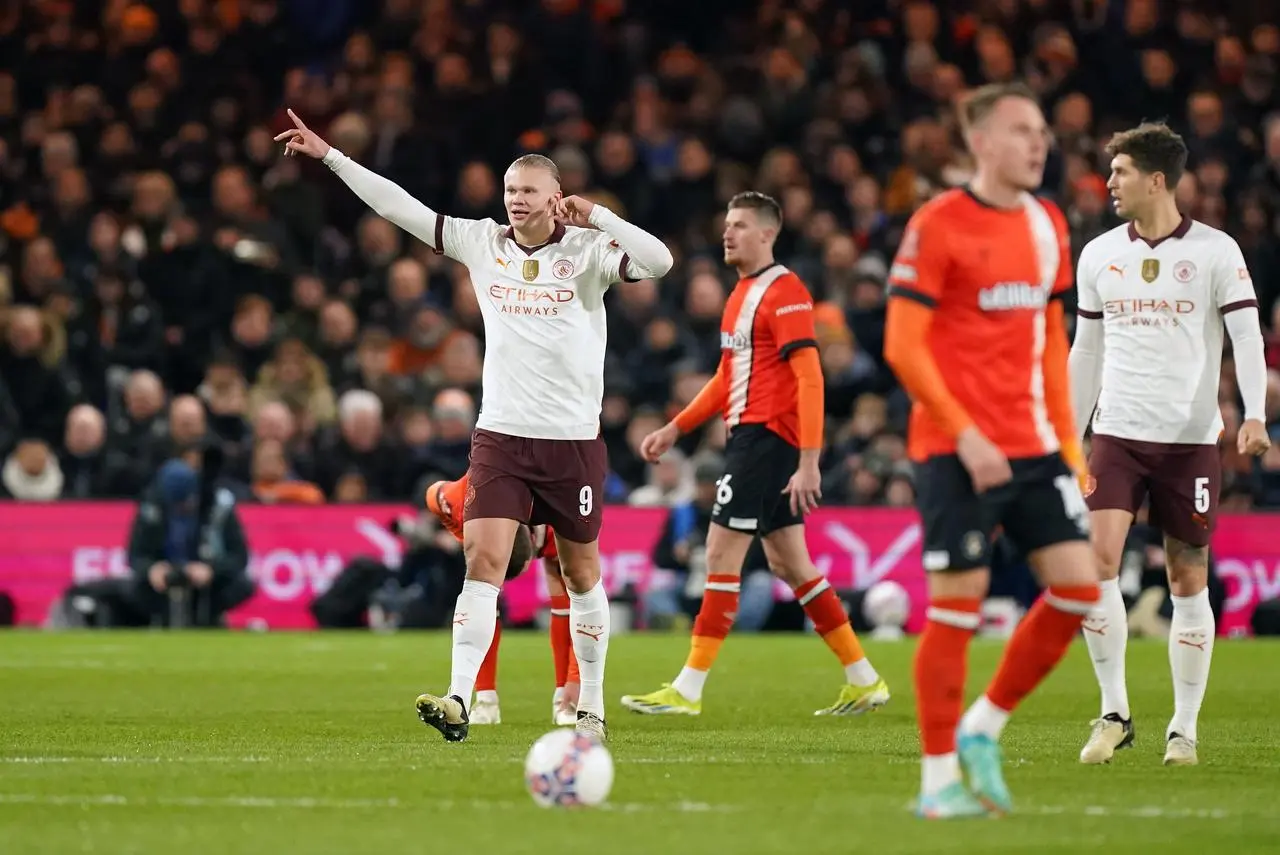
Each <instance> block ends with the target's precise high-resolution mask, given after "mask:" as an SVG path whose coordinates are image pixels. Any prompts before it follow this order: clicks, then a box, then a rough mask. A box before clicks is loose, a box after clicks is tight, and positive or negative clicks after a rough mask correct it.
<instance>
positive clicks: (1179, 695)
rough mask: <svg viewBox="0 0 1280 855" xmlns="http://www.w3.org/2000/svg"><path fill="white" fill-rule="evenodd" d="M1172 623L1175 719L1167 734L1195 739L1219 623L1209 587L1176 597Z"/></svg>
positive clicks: (1171, 652) (1171, 655)
mask: <svg viewBox="0 0 1280 855" xmlns="http://www.w3.org/2000/svg"><path fill="white" fill-rule="evenodd" d="M1172 599H1173V620H1172V621H1170V622H1169V668H1170V670H1171V671H1172V672H1173V721H1171V722H1169V730H1168V731H1167V733H1166V736H1168V735H1170V734H1174V733H1180V734H1182V735H1183V736H1185V737H1186V738H1187V739H1190V740H1191V741H1192V742H1195V741H1196V720H1197V719H1198V718H1199V717H1200V704H1201V703H1202V702H1203V701H1204V690H1205V688H1206V687H1207V686H1208V684H1209V662H1210V660H1212V659H1213V638H1214V635H1215V634H1216V633H1217V631H1218V630H1217V625H1216V623H1215V622H1214V619H1213V609H1211V608H1210V607H1209V590H1208V589H1207V588H1205V589H1203V590H1201V591H1200V593H1198V594H1195V595H1194V596H1191V597H1173V598H1172Z"/></svg>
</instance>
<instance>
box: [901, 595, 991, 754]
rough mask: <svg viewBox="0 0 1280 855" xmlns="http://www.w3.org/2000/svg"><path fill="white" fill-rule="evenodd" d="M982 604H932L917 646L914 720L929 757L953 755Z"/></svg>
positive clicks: (959, 601)
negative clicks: (970, 649) (916, 721)
mask: <svg viewBox="0 0 1280 855" xmlns="http://www.w3.org/2000/svg"><path fill="white" fill-rule="evenodd" d="M981 605H982V602H981V600H978V599H976V598H975V599H969V598H961V597H957V598H954V599H951V598H947V599H938V600H934V601H933V602H932V604H931V605H930V606H929V612H928V617H929V619H928V622H926V623H925V625H924V633H923V634H921V636H920V643H919V644H917V645H916V659H915V684H916V716H917V718H918V719H919V725H920V742H921V744H922V745H923V747H924V753H925V755H926V756H938V755H944V754H954V753H955V750H956V725H957V724H959V723H960V712H961V710H962V709H963V707H964V681H965V672H966V671H967V669H968V649H969V639H971V638H973V634H974V632H976V631H977V629H978V625H979V621H980V620H981V618H980V616H979V614H978V610H979V608H980V607H981Z"/></svg>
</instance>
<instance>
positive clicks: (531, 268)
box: [520, 258, 538, 282]
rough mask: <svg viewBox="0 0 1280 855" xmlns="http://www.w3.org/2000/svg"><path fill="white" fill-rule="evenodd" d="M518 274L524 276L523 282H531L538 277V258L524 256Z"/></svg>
mask: <svg viewBox="0 0 1280 855" xmlns="http://www.w3.org/2000/svg"><path fill="white" fill-rule="evenodd" d="M520 274H521V275H522V276H524V281H525V282H532V281H533V280H535V279H537V278H538V259H536V258H526V259H525V261H524V264H522V265H520Z"/></svg>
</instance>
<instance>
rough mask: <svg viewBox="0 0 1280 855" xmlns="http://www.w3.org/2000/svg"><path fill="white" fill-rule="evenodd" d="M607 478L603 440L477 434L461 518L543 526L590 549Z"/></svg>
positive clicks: (599, 517)
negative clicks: (508, 520)
mask: <svg viewBox="0 0 1280 855" xmlns="http://www.w3.org/2000/svg"><path fill="white" fill-rule="evenodd" d="M608 474H609V452H608V450H606V448H605V445H604V440H603V439H599V438H597V439H529V438H528V437H523V436H511V435H510V434H505V433H495V432H493V431H488V430H476V432H475V433H474V434H473V435H472V437H471V468H470V470H469V483H468V485H467V496H466V499H465V501H464V503H463V511H462V517H463V520H482V519H494V518H499V519H511V520H519V521H520V522H523V523H528V524H529V525H544V524H545V525H549V526H551V527H552V528H553V529H554V530H555V532H556V534H558V535H559V536H560V537H563V538H565V539H566V540H571V541H573V542H574V543H591V542H593V541H595V540H597V539H598V538H599V537H600V523H601V519H602V513H601V511H602V508H601V507H600V505H601V498H602V495H603V493H604V482H605V478H606V477H607V476H608Z"/></svg>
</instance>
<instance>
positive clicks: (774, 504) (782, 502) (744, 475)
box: [711, 424, 804, 537]
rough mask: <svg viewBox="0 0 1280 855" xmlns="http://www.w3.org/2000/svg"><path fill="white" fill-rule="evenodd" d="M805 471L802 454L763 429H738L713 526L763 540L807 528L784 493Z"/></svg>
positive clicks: (731, 442)
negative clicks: (783, 531) (799, 468)
mask: <svg viewBox="0 0 1280 855" xmlns="http://www.w3.org/2000/svg"><path fill="white" fill-rule="evenodd" d="M799 465H800V449H798V448H796V447H795V446H794V445H792V444H791V443H789V442H787V441H786V440H785V439H783V438H782V437H780V436H778V435H777V434H776V433H774V432H773V431H771V430H769V429H768V428H767V427H765V426H764V425H759V424H750V425H738V426H737V427H735V428H734V429H733V430H731V431H730V432H729V441H728V442H727V443H725V447H724V475H722V476H721V478H720V480H719V481H717V482H716V503H715V506H714V507H713V508H712V509H711V521H712V522H714V523H716V524H717V525H722V526H724V527H725V528H728V529H732V530H734V531H740V532H743V533H744V534H757V535H760V536H761V537H764V536H765V535H768V534H770V533H771V532H775V531H777V530H778V529H783V528H786V527H787V526H792V525H801V524H803V523H804V517H803V515H801V514H799V513H794V514H793V513H792V512H791V501H790V497H789V496H786V495H784V494H783V492H782V491H783V489H784V488H785V487H786V486H787V482H788V481H790V480H791V476H792V475H794V474H795V472H796V467H797V466H799Z"/></svg>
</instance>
